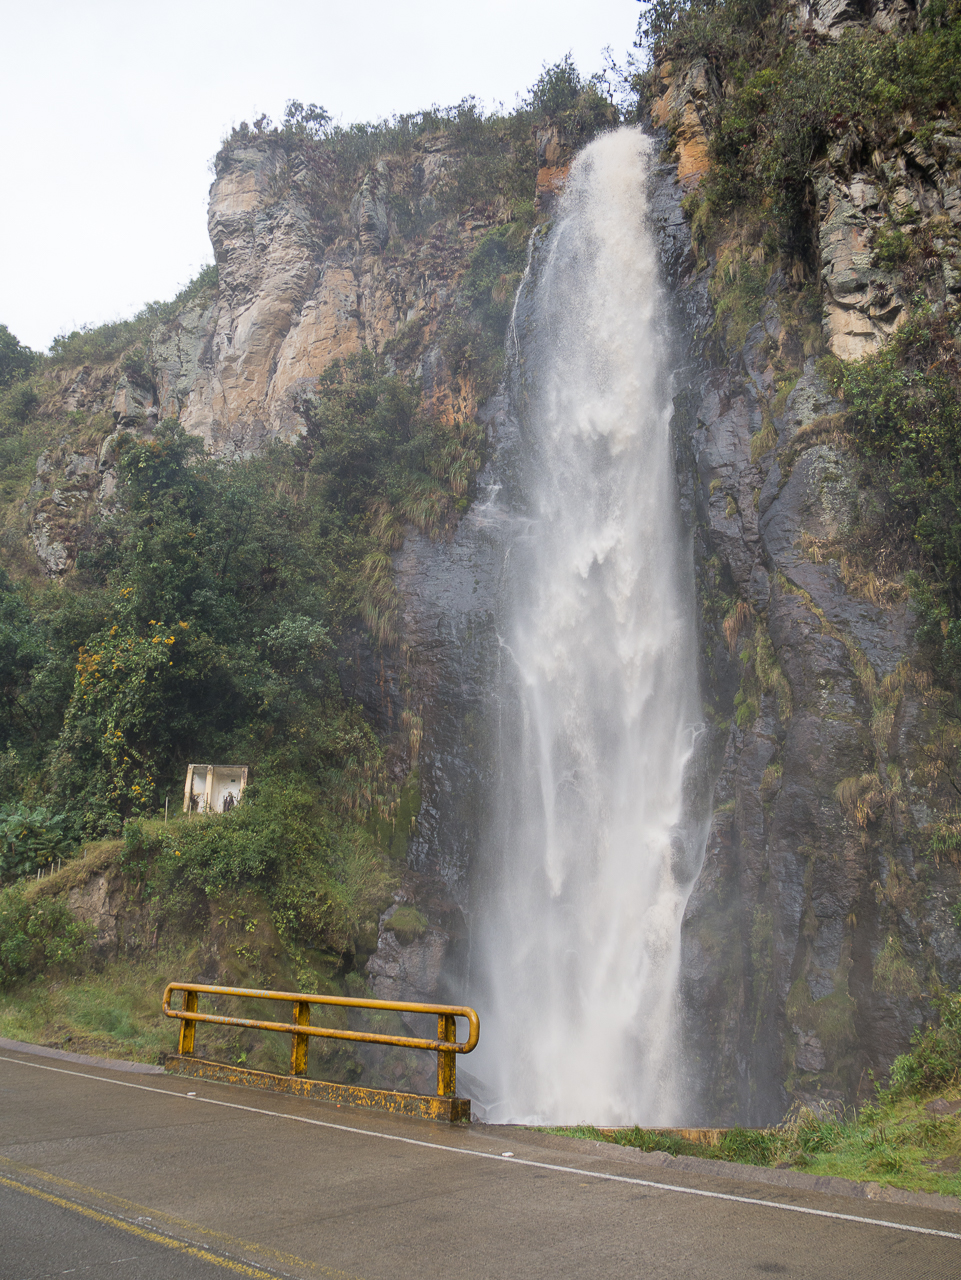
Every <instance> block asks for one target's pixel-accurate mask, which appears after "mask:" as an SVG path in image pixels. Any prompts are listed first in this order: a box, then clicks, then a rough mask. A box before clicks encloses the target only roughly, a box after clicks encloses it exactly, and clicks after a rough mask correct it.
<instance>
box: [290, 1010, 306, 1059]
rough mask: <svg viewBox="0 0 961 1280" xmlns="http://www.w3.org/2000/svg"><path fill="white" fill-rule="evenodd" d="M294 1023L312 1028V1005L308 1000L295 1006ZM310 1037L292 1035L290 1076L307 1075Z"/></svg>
mask: <svg viewBox="0 0 961 1280" xmlns="http://www.w3.org/2000/svg"><path fill="white" fill-rule="evenodd" d="M293 1020H294V1022H296V1023H297V1025H298V1027H309V1026H310V1005H309V1003H308V1002H307V1001H306V1000H298V1001H296V1002H295V1004H294V1019H293ZM309 1043H310V1036H298V1035H292V1036H291V1037H290V1074H291V1075H292V1076H302V1075H306V1073H307V1046H308V1044H309Z"/></svg>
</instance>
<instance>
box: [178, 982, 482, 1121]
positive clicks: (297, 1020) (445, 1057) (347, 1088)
mask: <svg viewBox="0 0 961 1280" xmlns="http://www.w3.org/2000/svg"><path fill="white" fill-rule="evenodd" d="M175 991H181V992H183V997H182V1004H181V1008H179V1009H175V1008H173V1007H172V1006H171V1003H170V999H171V996H172V995H173V993H174V992H175ZM201 995H212V996H231V997H235V996H236V997H246V998H248V999H256V1000H280V1001H285V1002H287V1003H289V1004H291V1005H292V1017H291V1021H290V1022H268V1021H266V1020H264V1019H261V1018H236V1017H232V1016H230V1015H228V1014H220V1013H208V1012H206V1011H205V1010H202V1009H200V1008H199V997H200V996H201ZM312 1004H317V1005H331V1006H335V1007H338V1008H349V1009H374V1010H379V1011H381V1012H388V1011H391V1012H396V1013H427V1014H436V1016H437V1039H436V1040H431V1039H428V1038H424V1037H420V1036H396V1035H389V1034H387V1033H385V1032H379V1031H351V1030H342V1029H340V1028H337V1027H323V1026H314V1025H312V1024H311V1021H310V1006H311V1005H312ZM163 1011H164V1013H165V1014H166V1015H167V1017H168V1018H177V1019H179V1021H180V1044H179V1047H178V1051H177V1056H176V1058H168V1059H167V1068H168V1070H180V1071H184V1070H186V1072H187V1074H191V1075H206V1076H208V1077H211V1076H212V1077H215V1078H217V1079H227V1078H229V1079H237V1080H238V1082H241V1083H254V1084H258V1085H261V1087H266V1088H276V1087H280V1088H282V1089H284V1091H286V1092H298V1093H310V1094H314V1095H320V1096H324V1097H328V1098H337V1099H343V1100H345V1101H347V1102H353V1103H360V1104H361V1105H367V1106H372V1105H373V1106H386V1107H387V1109H388V1110H394V1111H403V1112H405V1113H407V1114H420V1115H428V1116H433V1117H441V1116H443V1117H444V1118H447V1119H451V1120H454V1119H464V1118H467V1119H469V1118H470V1102H469V1100H467V1099H456V1098H455V1093H456V1062H457V1056H456V1055H457V1054H458V1053H470V1051H471V1050H472V1049H473V1048H474V1047H475V1046H476V1044H477V1041H478V1039H479V1038H480V1019H479V1018H478V1016H477V1014H476V1012H475V1011H474V1010H473V1009H470V1008H468V1007H467V1006H465V1005H444V1004H416V1003H413V1002H411V1001H404V1000H367V999H361V998H355V997H352V996H315V995H305V994H304V993H303V992H294V991H258V990H253V989H250V988H246V987H214V986H207V985H205V984H203V983H199V982H171V983H168V985H167V988H166V990H165V991H164V996H163ZM457 1018H465V1019H466V1020H467V1025H468V1035H467V1039H466V1040H458V1039H457V1024H456V1019H457ZM198 1022H211V1023H215V1024H217V1025H219V1026H227V1027H251V1028H257V1029H258V1030H261V1031H279V1032H281V1033H282V1034H287V1035H289V1036H290V1037H291V1046H290V1072H289V1075H288V1076H286V1077H285V1076H279V1075H273V1074H272V1073H269V1072H264V1071H252V1070H248V1069H239V1068H236V1069H235V1068H231V1067H227V1066H226V1064H224V1063H212V1062H203V1061H202V1060H200V1059H195V1058H193V1052H194V1037H195V1033H196V1028H197V1023H198ZM311 1036H323V1037H325V1038H326V1039H331V1040H359V1041H364V1042H366V1043H368V1044H389V1045H396V1046H399V1047H401V1048H405V1049H426V1050H428V1051H433V1052H435V1053H436V1054H437V1098H436V1099H435V1098H428V1097H421V1095H418V1094H399V1093H392V1092H390V1091H387V1090H374V1089H365V1088H361V1087H360V1086H356V1085H334V1084H328V1083H326V1082H325V1081H313V1080H310V1081H307V1080H303V1077H304V1076H305V1075H306V1072H307V1050H308V1046H309V1043H310V1037H311ZM201 1068H204V1069H201ZM293 1081H302V1086H301V1087H296V1088H294V1087H291V1083H290V1082H293ZM277 1082H280V1083H277ZM283 1082H288V1083H286V1085H285V1084H284V1083H283ZM444 1104H446V1105H444Z"/></svg>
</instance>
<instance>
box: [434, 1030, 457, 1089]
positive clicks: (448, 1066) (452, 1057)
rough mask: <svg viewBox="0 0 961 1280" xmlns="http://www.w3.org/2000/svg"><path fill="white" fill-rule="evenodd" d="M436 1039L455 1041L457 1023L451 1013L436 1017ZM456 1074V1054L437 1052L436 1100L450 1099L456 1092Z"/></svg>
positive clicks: (441, 1050) (439, 1050)
mask: <svg viewBox="0 0 961 1280" xmlns="http://www.w3.org/2000/svg"><path fill="white" fill-rule="evenodd" d="M437 1039H438V1040H449V1041H451V1042H452V1043H453V1041H455V1040H456V1039H457V1023H456V1021H455V1020H454V1015H453V1014H452V1013H441V1014H438V1015H437ZM456 1072H457V1054H456V1053H447V1052H445V1051H444V1050H443V1049H438V1050H437V1096H438V1098H452V1097H453V1096H454V1093H455V1090H456Z"/></svg>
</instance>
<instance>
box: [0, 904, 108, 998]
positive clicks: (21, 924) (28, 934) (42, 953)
mask: <svg viewBox="0 0 961 1280" xmlns="http://www.w3.org/2000/svg"><path fill="white" fill-rule="evenodd" d="M90 936H91V927H90V926H89V925H86V924H84V923H82V922H81V921H79V920H78V919H77V918H76V917H75V916H74V914H73V913H72V912H71V910H70V909H69V907H68V906H67V904H66V903H65V902H64V901H63V900H62V899H59V898H36V899H34V900H30V899H29V898H28V897H27V896H26V892H25V889H24V887H23V886H22V885H14V886H12V887H11V888H9V889H3V890H0V988H3V987H8V986H10V985H11V984H12V983H14V982H17V981H19V980H20V979H22V978H29V977H32V976H34V975H35V974H38V973H43V972H44V971H45V970H47V969H49V968H51V967H52V966H54V965H57V966H60V967H63V968H73V967H75V966H76V965H77V964H78V963H79V962H80V960H81V959H82V958H83V956H84V953H85V952H86V950H87V947H88V944H89V941H90Z"/></svg>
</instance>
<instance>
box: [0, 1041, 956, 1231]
mask: <svg viewBox="0 0 961 1280" xmlns="http://www.w3.org/2000/svg"><path fill="white" fill-rule="evenodd" d="M0 1062H12V1063H14V1064H15V1065H16V1066H20V1067H34V1068H36V1070H38V1071H55V1072H57V1073H58V1074H59V1075H66V1076H80V1077H81V1078H82V1079H84V1080H98V1081H99V1082H100V1083H101V1084H115V1085H119V1086H120V1087H121V1088H123V1089H142V1090H143V1091H144V1092H145V1093H161V1094H163V1095H164V1097H167V1098H181V1099H182V1100H183V1101H185V1102H201V1103H205V1104H207V1105H209V1106H212V1107H227V1108H229V1109H230V1110H231V1111H247V1112H250V1113H251V1114H252V1115H257V1116H271V1117H274V1118H276V1119H278V1120H294V1121H296V1122H297V1123H298V1124H312V1125H316V1126H317V1127H318V1128H320V1129H336V1130H338V1131H339V1132H340V1133H356V1134H360V1135H361V1136H362V1137H365V1138H380V1139H382V1140H383V1141H385V1142H406V1143H407V1144H408V1145H409V1146H412V1147H427V1148H429V1149H430V1150H432V1151H446V1152H447V1153H448V1154H450V1155H460V1156H473V1157H474V1158H475V1159H478V1160H497V1161H499V1162H500V1163H501V1164H509V1165H513V1166H516V1165H524V1166H526V1167H527V1168H528V1169H547V1170H548V1171H549V1172H551V1173H572V1174H574V1175H576V1176H577V1177H578V1178H598V1179H600V1180H601V1181H603V1182H625V1183H628V1184H629V1185H630V1186H634V1187H650V1188H652V1189H653V1190H655V1191H673V1192H675V1193H676V1194H678V1195H682V1196H700V1197H702V1198H703V1199H706V1200H727V1201H730V1202H732V1203H734V1204H749V1205H755V1206H757V1207H758V1208H762V1209H780V1210H782V1211H783V1212H785V1213H806V1214H809V1215H811V1216H812V1217H815V1218H832V1219H834V1220H835V1221H837V1222H856V1223H859V1224H862V1225H864V1226H869V1227H888V1228H890V1229H892V1230H894V1231H910V1232H912V1233H913V1234H914V1235H920V1236H941V1237H943V1238H944V1239H947V1240H961V1232H957V1231H938V1230H936V1229H935V1228H934V1227H914V1226H909V1225H908V1224H907V1223H904V1222H889V1221H888V1220H887V1219H885V1218H864V1217H860V1216H859V1215H857V1214H854V1213H834V1212H832V1211H831V1210H830V1209H809V1208H807V1207H806V1206H805V1205H799V1204H780V1203H778V1201H776V1200H756V1199H754V1198H753V1197H752V1196H735V1195H731V1194H729V1193H728V1192H725V1191H704V1190H701V1189H700V1188H697V1187H679V1186H675V1185H674V1184H673V1183H670V1182H654V1181H652V1180H649V1179H646V1178H629V1177H627V1176H626V1175H624V1174H619V1173H601V1172H599V1171H598V1170H594V1169H576V1168H572V1167H570V1166H569V1165H564V1164H548V1163H547V1162H546V1161H541V1160H523V1159H521V1158H520V1157H518V1156H507V1155H501V1154H498V1153H496V1152H493V1151H473V1150H471V1149H470V1148H468V1147H448V1146H446V1145H445V1144H444V1143H443V1142H427V1141H425V1140H424V1139H423V1138H405V1137H402V1136H401V1135H400V1134H396V1133H379V1132H377V1130H375V1129H360V1128H358V1127H357V1126H356V1125H349V1124H334V1122H333V1121H331V1120H315V1119H313V1118H312V1117H311V1116H292V1115H289V1114H288V1113H287V1112H285V1111H268V1110H267V1109H266V1108H265V1107H248V1106H245V1105H244V1104H243V1103H241V1102H224V1101H222V1100H221V1099H220V1098H202V1097H199V1096H197V1095H196V1094H194V1093H190V1094H184V1093H178V1092H177V1091H176V1090H175V1089H158V1088H157V1087H156V1086H155V1085H149V1084H134V1083H133V1081H132V1080H111V1079H110V1078H109V1077H108V1076H95V1075H91V1074H90V1073H89V1072H86V1071H68V1070H67V1069H66V1068H65V1067H49V1066H47V1064H46V1063H43V1062H23V1061H22V1060H21V1059H19V1058H7V1057H5V1056H4V1055H2V1054H0Z"/></svg>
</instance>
